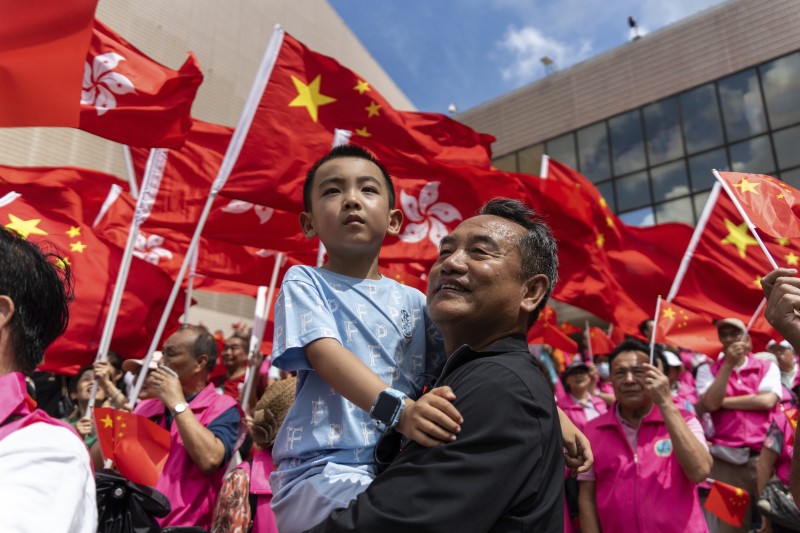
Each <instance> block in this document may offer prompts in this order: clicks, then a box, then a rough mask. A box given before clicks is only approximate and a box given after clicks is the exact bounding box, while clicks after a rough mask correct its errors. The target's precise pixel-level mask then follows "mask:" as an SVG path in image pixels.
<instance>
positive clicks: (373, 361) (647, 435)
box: [0, 146, 800, 533]
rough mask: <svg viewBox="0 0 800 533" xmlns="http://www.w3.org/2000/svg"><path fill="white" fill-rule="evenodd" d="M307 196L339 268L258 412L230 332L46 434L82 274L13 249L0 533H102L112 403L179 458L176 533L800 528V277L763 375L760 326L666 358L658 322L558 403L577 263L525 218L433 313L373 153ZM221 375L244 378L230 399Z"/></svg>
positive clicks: (129, 377)
mask: <svg viewBox="0 0 800 533" xmlns="http://www.w3.org/2000/svg"><path fill="white" fill-rule="evenodd" d="M303 193H304V194H303V197H304V202H305V211H304V213H302V215H301V225H302V231H303V232H304V234H305V235H306V236H307V237H308V238H312V237H319V238H320V240H321V241H322V243H323V244H324V245H325V248H326V250H327V256H328V260H327V262H326V263H325V264H324V265H323V266H322V267H317V268H312V267H307V266H296V267H292V268H291V269H290V270H289V271H288V272H287V274H286V276H285V278H284V280H283V283H282V286H281V291H280V294H279V297H278V299H277V302H276V306H275V330H274V335H273V351H272V354H271V356H272V357H271V364H272V365H274V366H275V367H276V368H279V369H281V371H282V372H283V375H284V376H286V377H285V378H284V379H279V380H276V381H274V382H272V383H271V384H270V385H269V386H268V387H266V389H265V390H264V391H263V394H261V391H259V392H258V393H257V394H256V395H255V398H260V399H258V401H257V402H252V403H251V402H242V394H243V391H244V389H245V376H246V375H247V372H246V367H247V359H248V353H249V337H248V336H247V335H243V334H241V333H239V332H237V333H234V334H233V335H231V336H230V337H228V338H226V339H224V341H223V343H222V347H221V349H220V347H219V346H218V343H217V342H216V340H215V338H214V336H213V335H212V334H211V333H210V332H209V331H208V330H207V329H206V328H204V327H202V326H197V325H184V326H183V327H181V328H180V329H178V330H177V331H175V332H174V333H172V334H171V335H170V336H169V337H168V338H167V339H166V340H165V341H164V343H163V346H162V350H161V351H160V352H157V353H156V354H154V358H153V360H152V361H150V363H149V364H148V366H147V367H146V368H145V367H144V364H143V363H144V362H143V361H142V360H136V359H128V360H125V361H123V360H122V358H121V357H119V356H118V355H116V354H109V356H108V357H107V358H106V359H104V360H102V361H99V362H96V363H94V364H93V365H91V366H87V367H85V368H84V369H82V370H81V371H80V372H79V373H78V375H77V376H75V377H74V378H73V380H72V383H71V386H70V388H69V391H68V394H69V398H70V399H71V400H72V402H73V404H74V409H73V410H72V411H71V412H69V413H66V412H60V413H59V416H61V417H63V420H58V419H56V418H54V417H51V416H49V415H47V414H45V412H44V411H43V409H37V408H36V407H35V406H36V401H34V398H35V399H36V400H41V403H42V405H43V406H44V405H51V406H54V407H58V406H59V405H60V404H59V402H49V401H48V400H47V399H46V398H45V397H44V388H41V389H40V390H38V391H37V390H36V389H35V388H34V387H33V385H32V381H31V380H27V381H26V376H28V375H30V374H32V372H33V371H34V369H35V368H36V366H37V365H38V364H39V363H40V362H41V360H42V357H43V355H44V351H45V349H46V347H47V346H48V345H49V344H50V343H51V342H52V341H53V340H54V339H55V338H56V337H57V336H58V335H59V334H60V333H61V332H63V330H64V328H65V327H66V324H67V320H68V301H69V299H70V291H71V276H70V272H69V265H68V264H66V263H64V262H63V261H58V258H57V257H54V256H53V255H52V254H48V253H45V252H43V251H42V250H41V249H40V248H38V247H37V246H35V245H33V244H31V243H29V242H28V241H26V240H25V239H24V238H23V237H21V236H19V235H17V234H16V233H13V232H12V231H8V230H6V229H4V228H0V472H2V474H3V475H0V494H2V495H3V496H8V498H4V500H3V501H4V503H5V502H8V503H9V506H8V508H7V510H6V511H4V512H3V513H0V530H2V531H80V532H83V531H86V532H88V531H97V530H98V518H97V516H98V514H97V504H98V501H97V499H96V495H95V481H94V475H93V472H92V470H93V467H94V469H96V470H98V471H99V470H100V469H103V468H104V467H108V464H107V463H106V461H104V459H105V458H104V457H103V455H102V449H101V448H102V447H101V446H100V445H99V444H98V442H97V435H96V433H97V432H96V426H95V423H96V421H95V420H94V419H93V417H92V415H91V404H92V401H94V405H95V406H100V405H106V406H109V407H113V408H116V409H122V410H130V411H132V412H133V413H134V414H137V415H139V416H141V417H144V418H147V419H150V420H151V421H153V422H155V423H156V424H157V425H159V426H160V427H161V428H163V429H164V430H166V431H167V432H168V433H169V454H168V456H167V458H166V462H165V463H164V465H163V470H162V471H161V474H160V476H159V477H158V481H157V483H156V485H155V489H156V490H157V491H158V492H160V493H161V494H163V495H164V496H165V497H166V499H167V500H168V502H169V507H170V508H169V511H168V512H167V513H166V514H162V515H160V516H157V517H153V528H152V530H153V531H157V530H159V528H162V529H163V530H164V531H181V530H183V531H191V529H188V528H199V529H194V531H215V532H224V531H247V530H248V529H249V528H252V531H256V532H274V531H281V532H283V533H286V532H303V531H314V532H321V531H337V532H341V531H381V532H391V531H398V532H399V531H403V532H406V531H476V532H489V531H494V532H505V531H537V532H540V531H541V532H553V533H556V532H558V533H561V532H562V531H584V532H587V533H589V532H597V531H606V532H608V531H614V532H616V531H642V532H650V531H658V532H668V531H676V532H677V531H750V530H753V529H756V530H760V531H765V532H766V531H776V532H780V531H785V530H788V531H791V530H793V529H792V527H795V528H797V527H798V525H800V521H797V520H795V521H794V522H792V520H791V519H790V520H784V518H786V515H787V513H790V512H795V513H797V508H796V507H793V506H794V504H793V502H792V500H791V497H790V495H789V494H790V489H791V491H792V492H793V493H794V494H796V495H798V496H800V480H798V476H797V474H798V473H800V472H797V473H796V472H794V469H798V470H800V466H798V465H794V464H793V463H792V455H793V450H794V431H795V426H796V420H797V409H796V403H797V393H798V388H797V387H798V374H799V373H798V371H797V370H798V366H797V355H796V353H795V351H794V349H793V346H800V318H798V315H797V314H796V312H795V309H796V308H797V307H798V306H800V279H798V278H796V277H794V276H796V275H797V273H796V272H795V271H793V270H785V269H784V270H777V271H775V272H773V273H770V274H769V275H767V276H766V277H765V278H764V279H763V281H762V286H763V287H764V290H765V294H766V295H767V297H768V305H767V318H768V320H769V321H770V323H771V324H773V326H774V327H775V328H776V330H777V331H778V332H779V333H780V334H781V335H783V336H784V337H785V340H784V339H783V338H781V339H775V341H774V342H773V343H771V345H770V351H771V353H766V354H754V353H752V344H751V342H750V339H749V335H748V332H747V327H746V326H745V325H744V323H742V322H741V321H740V320H738V319H736V318H724V319H722V320H719V321H717V322H716V326H717V331H718V335H719V341H720V346H721V353H720V354H719V355H718V356H717V354H710V355H713V356H714V357H707V355H709V354H706V355H703V354H695V353H692V352H690V351H688V350H686V349H684V348H683V347H677V346H662V345H655V346H654V347H653V349H652V352H651V347H650V346H649V345H648V343H647V342H645V341H649V339H650V333H651V330H652V321H645V322H644V323H643V324H642V327H641V329H640V332H641V333H642V335H643V337H642V338H643V340H641V339H640V340H637V339H634V338H628V339H626V340H625V341H623V342H622V343H620V344H619V345H618V346H616V347H615V348H614V350H613V351H612V352H611V353H605V354H594V355H593V356H592V357H588V356H587V355H586V354H584V353H583V352H579V353H577V354H569V355H567V356H566V360H565V364H564V367H563V368H560V369H559V370H560V375H559V378H560V379H559V380H558V381H557V382H553V380H551V379H550V375H549V373H548V372H546V371H543V368H544V367H543V365H542V362H541V361H539V360H537V358H536V357H534V356H533V355H532V354H531V347H529V346H528V344H527V342H526V333H527V331H528V330H529V329H530V327H531V325H532V324H533V323H534V322H535V321H536V320H537V318H538V316H539V314H540V313H541V311H542V310H543V308H544V306H545V304H546V303H547V300H548V298H549V296H550V293H551V290H552V288H553V286H554V284H555V283H556V282H557V277H558V274H557V273H558V259H557V246H556V243H555V240H554V239H553V237H552V235H551V233H550V230H549V228H548V226H547V225H546V224H544V223H543V222H542V221H541V220H540V219H539V218H538V217H537V216H536V214H535V213H533V212H532V211H531V210H530V209H529V208H528V207H527V206H525V205H524V204H523V203H522V202H519V201H517V200H510V199H495V200H492V201H490V202H488V203H487V204H486V205H484V206H483V208H482V209H481V210H480V212H479V213H478V214H477V215H475V216H473V217H471V218H468V219H465V220H463V221H462V222H461V223H460V224H459V225H458V226H457V227H456V228H455V229H454V230H453V231H452V232H450V233H449V234H448V235H446V236H445V237H444V238H443V239H442V240H441V243H440V253H439V257H438V259H437V260H436V262H435V263H434V265H433V266H432V268H431V271H430V275H429V278H428V280H429V281H428V291H427V297H426V296H425V295H423V294H422V293H420V292H419V291H416V290H415V289H411V288H409V287H406V286H404V285H401V284H399V283H397V282H395V281H394V280H391V279H389V278H387V277H384V276H382V275H381V274H380V271H379V268H378V256H379V252H380V248H381V243H382V242H383V240H384V238H385V237H386V235H397V234H398V232H399V231H400V227H401V225H402V222H403V214H402V211H400V210H399V209H397V208H396V206H395V194H394V187H393V185H392V180H391V178H390V175H389V173H388V172H387V170H386V169H385V168H384V167H383V166H382V165H381V164H380V163H379V162H378V161H377V160H375V158H374V157H373V156H372V155H371V154H370V153H369V152H366V151H365V150H363V149H361V148H358V147H354V146H342V147H337V148H334V149H333V150H332V151H331V153H329V154H328V155H327V156H325V157H324V158H322V159H321V160H320V161H318V162H317V163H316V164H315V165H314V167H313V168H312V169H311V170H310V171H309V173H308V176H307V179H306V183H305V187H304V191H303ZM219 357H221V361H222V365H223V366H224V369H225V371H224V373H222V374H220V375H219V376H217V377H215V378H212V377H211V373H212V371H213V370H214V369H215V367H216V366H217V359H218V358H219ZM550 363H552V360H551V361H550ZM141 372H145V373H146V378H145V379H144V387H143V388H142V391H141V393H140V394H139V395H138V397H136V398H134V397H133V396H134V390H133V387H132V384H133V382H134V381H135V377H136V375H137V374H139V373H141ZM56 390H57V387H56ZM139 400H141V401H139ZM53 412H54V413H55V412H56V411H53ZM250 443H252V446H251V445H250ZM715 482H724V483H728V484H730V485H732V486H734V487H737V488H738V489H739V490H740V491H741V492H742V493H747V494H749V495H750V504H749V505H748V508H747V514H746V517H745V519H744V520H743V523H742V525H741V526H740V527H738V528H737V527H734V526H732V525H731V524H729V523H727V522H723V521H720V520H719V519H718V517H717V516H715V515H714V514H711V513H709V512H708V511H705V510H704V508H703V505H702V502H703V501H704V499H706V498H707V497H708V494H709V489H710V488H711V487H712V486H713V483H715ZM9 498H10V499H9ZM781 498H782V499H781ZM45 507H46V508H47V509H48V512H47V513H42V512H41V511H40V510H41V509H43V508H45ZM99 526H100V527H101V528H102V524H99ZM182 528H183V529H182Z"/></svg>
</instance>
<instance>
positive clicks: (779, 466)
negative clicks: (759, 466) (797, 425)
mask: <svg viewBox="0 0 800 533" xmlns="http://www.w3.org/2000/svg"><path fill="white" fill-rule="evenodd" d="M772 420H773V421H774V422H775V425H776V426H778V429H780V430H781V433H783V447H782V448H781V453H780V455H778V460H777V461H776V462H775V467H774V468H775V475H777V476H778V479H780V480H781V483H783V484H784V485H786V486H787V487H788V486H789V473H790V472H791V470H792V456H793V455H794V437H795V434H794V429H792V425H791V424H790V423H789V419H788V418H787V417H786V414H785V413H784V412H783V411H782V410H780V409H778V410H777V411H775V413H773V415H772Z"/></svg>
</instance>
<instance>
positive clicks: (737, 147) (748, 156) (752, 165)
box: [730, 135, 775, 174]
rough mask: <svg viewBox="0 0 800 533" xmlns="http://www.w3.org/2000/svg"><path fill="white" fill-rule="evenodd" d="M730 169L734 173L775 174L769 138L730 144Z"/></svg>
mask: <svg viewBox="0 0 800 533" xmlns="http://www.w3.org/2000/svg"><path fill="white" fill-rule="evenodd" d="M730 151H731V169H732V170H733V171H734V172H749V173H751V174H772V173H773V172H775V161H773V159H772V147H771V146H770V142H769V137H767V136H766V135H762V136H761V137H756V138H755V139H750V140H749V141H743V142H740V143H738V144H732V145H731V147H730Z"/></svg>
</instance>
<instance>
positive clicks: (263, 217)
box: [222, 200, 275, 224]
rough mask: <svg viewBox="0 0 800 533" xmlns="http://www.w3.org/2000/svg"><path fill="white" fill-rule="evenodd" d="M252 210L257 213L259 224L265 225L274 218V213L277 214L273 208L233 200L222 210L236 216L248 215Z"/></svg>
mask: <svg viewBox="0 0 800 533" xmlns="http://www.w3.org/2000/svg"><path fill="white" fill-rule="evenodd" d="M251 208H252V209H253V211H255V213H256V216H257V217H258V220H259V224H265V223H266V222H268V221H269V219H270V218H272V213H274V212H275V210H274V209H273V208H271V207H267V206H264V205H255V204H252V203H250V202H245V201H242V200H231V201H230V203H229V204H228V205H226V206H225V207H223V208H222V210H223V211H225V212H226V213H234V214H236V215H239V214H241V213H246V212H247V211H249V210H250V209H251Z"/></svg>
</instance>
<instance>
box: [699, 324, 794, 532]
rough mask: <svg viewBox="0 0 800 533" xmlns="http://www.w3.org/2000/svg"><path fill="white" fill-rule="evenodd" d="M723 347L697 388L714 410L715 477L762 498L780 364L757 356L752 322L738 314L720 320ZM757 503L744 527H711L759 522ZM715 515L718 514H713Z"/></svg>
mask: <svg viewBox="0 0 800 533" xmlns="http://www.w3.org/2000/svg"><path fill="white" fill-rule="evenodd" d="M716 326H717V334H718V336H719V341H720V343H721V344H722V353H721V354H720V356H719V358H718V359H717V360H716V361H715V362H713V363H711V364H709V365H703V366H701V367H700V368H698V370H697V381H696V387H697V393H698V394H699V395H700V406H701V407H702V409H703V410H705V411H706V412H709V413H711V419H712V421H713V423H714V430H713V434H712V435H708V437H709V441H710V442H711V444H712V446H711V454H712V455H713V456H714V467H713V469H712V471H711V477H712V478H713V479H716V480H719V481H723V482H725V483H728V484H730V485H733V486H735V487H739V488H742V489H744V490H746V491H747V492H749V493H750V500H751V501H752V502H754V501H755V500H756V499H757V494H756V492H757V488H756V463H757V462H758V455H759V453H760V452H761V447H762V446H763V444H764V437H766V435H767V429H768V428H769V424H770V411H771V410H772V408H773V407H775V404H776V403H778V401H779V400H780V398H781V394H782V389H781V377H780V371H779V370H778V367H777V366H776V365H774V364H772V363H771V362H769V361H762V360H759V359H756V358H755V357H753V353H752V344H751V342H750V336H749V335H748V334H747V328H746V327H745V325H744V323H743V322H742V321H741V320H739V319H738V318H726V319H723V320H719V321H718V322H717V323H716ZM752 511H753V506H751V507H750V508H749V509H748V512H747V515H746V517H745V519H744V521H743V522H742V526H741V527H740V528H736V527H735V526H732V525H730V524H727V523H725V522H722V521H719V523H718V524H712V529H714V530H715V531H720V532H734V531H741V532H743V533H744V532H746V531H748V530H749V529H751V528H752V527H754V526H755V522H757V520H753V518H754V517H753V516H752ZM709 520H710V521H714V520H713V517H709Z"/></svg>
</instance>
